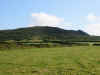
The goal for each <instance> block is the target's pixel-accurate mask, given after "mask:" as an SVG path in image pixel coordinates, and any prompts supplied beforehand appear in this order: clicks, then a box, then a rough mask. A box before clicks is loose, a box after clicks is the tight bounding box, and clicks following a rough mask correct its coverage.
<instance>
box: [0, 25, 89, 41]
mask: <svg viewBox="0 0 100 75" xmlns="http://www.w3.org/2000/svg"><path fill="white" fill-rule="evenodd" d="M90 37H91V36H90V35H88V34H87V33H85V32H83V31H81V30H77V31H75V30H64V29H61V28H57V27H47V26H44V27H41V26H36V27H28V28H19V29H14V30H0V41H7V40H17V41H20V40H71V41H72V40H86V39H88V38H90Z"/></svg>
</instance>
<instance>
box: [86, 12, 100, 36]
mask: <svg viewBox="0 0 100 75" xmlns="http://www.w3.org/2000/svg"><path fill="white" fill-rule="evenodd" d="M87 20H88V24H87V25H86V26H85V28H84V31H86V32H87V33H89V34H91V35H97V36H100V16H96V15H95V14H94V13H89V14H88V16H87Z"/></svg>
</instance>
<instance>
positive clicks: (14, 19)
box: [0, 0, 100, 35]
mask: <svg viewBox="0 0 100 75" xmlns="http://www.w3.org/2000/svg"><path fill="white" fill-rule="evenodd" d="M32 14H33V15H34V14H35V15H34V16H35V18H34V16H32ZM43 15H44V16H45V19H44V20H42V21H43V22H42V21H41V19H40V17H39V16H41V18H42V17H44V16H43ZM50 16H52V17H50ZM53 16H55V17H56V18H58V19H62V18H63V19H64V21H62V22H63V23H62V24H64V25H65V26H63V27H64V28H65V29H67V28H66V27H67V25H68V24H69V25H70V24H71V26H72V27H75V25H78V27H75V28H74V29H81V28H83V27H84V28H83V30H85V31H86V32H88V33H90V34H93V35H100V33H98V31H99V29H98V31H95V30H94V32H92V30H93V29H94V27H95V28H100V26H99V24H100V23H99V16H100V0H0V29H12V28H20V27H28V26H29V25H33V24H36V25H39V24H41V23H38V24H37V22H42V24H43V23H45V22H52V21H51V19H52V20H54V21H55V20H56V18H54V17H53ZM33 18H34V19H33ZM36 18H39V19H38V20H37V19H36ZM49 18H50V19H49ZM53 18H54V19H53ZM46 19H49V21H47V20H46ZM58 19H57V20H56V23H54V24H53V22H54V21H53V22H52V23H50V24H52V25H55V24H58V23H59V22H58ZM35 21H36V22H35ZM45 24H48V23H45ZM60 24H61V23H59V24H58V25H60ZM80 24H81V25H80ZM56 26H57V25H56ZM91 26H92V28H91ZM58 27H61V26H58ZM80 27H81V28H80Z"/></svg>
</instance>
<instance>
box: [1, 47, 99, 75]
mask: <svg viewBox="0 0 100 75" xmlns="http://www.w3.org/2000/svg"><path fill="white" fill-rule="evenodd" d="M0 75H100V47H92V46H90V47H88V46H83V47H81V46H78V47H77V46H74V47H62V48H30V49H11V50H0Z"/></svg>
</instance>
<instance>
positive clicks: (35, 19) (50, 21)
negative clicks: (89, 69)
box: [30, 13, 64, 27]
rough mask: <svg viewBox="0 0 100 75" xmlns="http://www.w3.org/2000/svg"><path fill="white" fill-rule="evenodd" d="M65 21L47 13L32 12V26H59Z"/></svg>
mask: <svg viewBox="0 0 100 75" xmlns="http://www.w3.org/2000/svg"><path fill="white" fill-rule="evenodd" d="M63 22H64V19H63V18H59V17H57V16H53V15H49V14H46V13H32V24H30V26H52V27H59V26H60V25H62V23H63Z"/></svg>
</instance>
